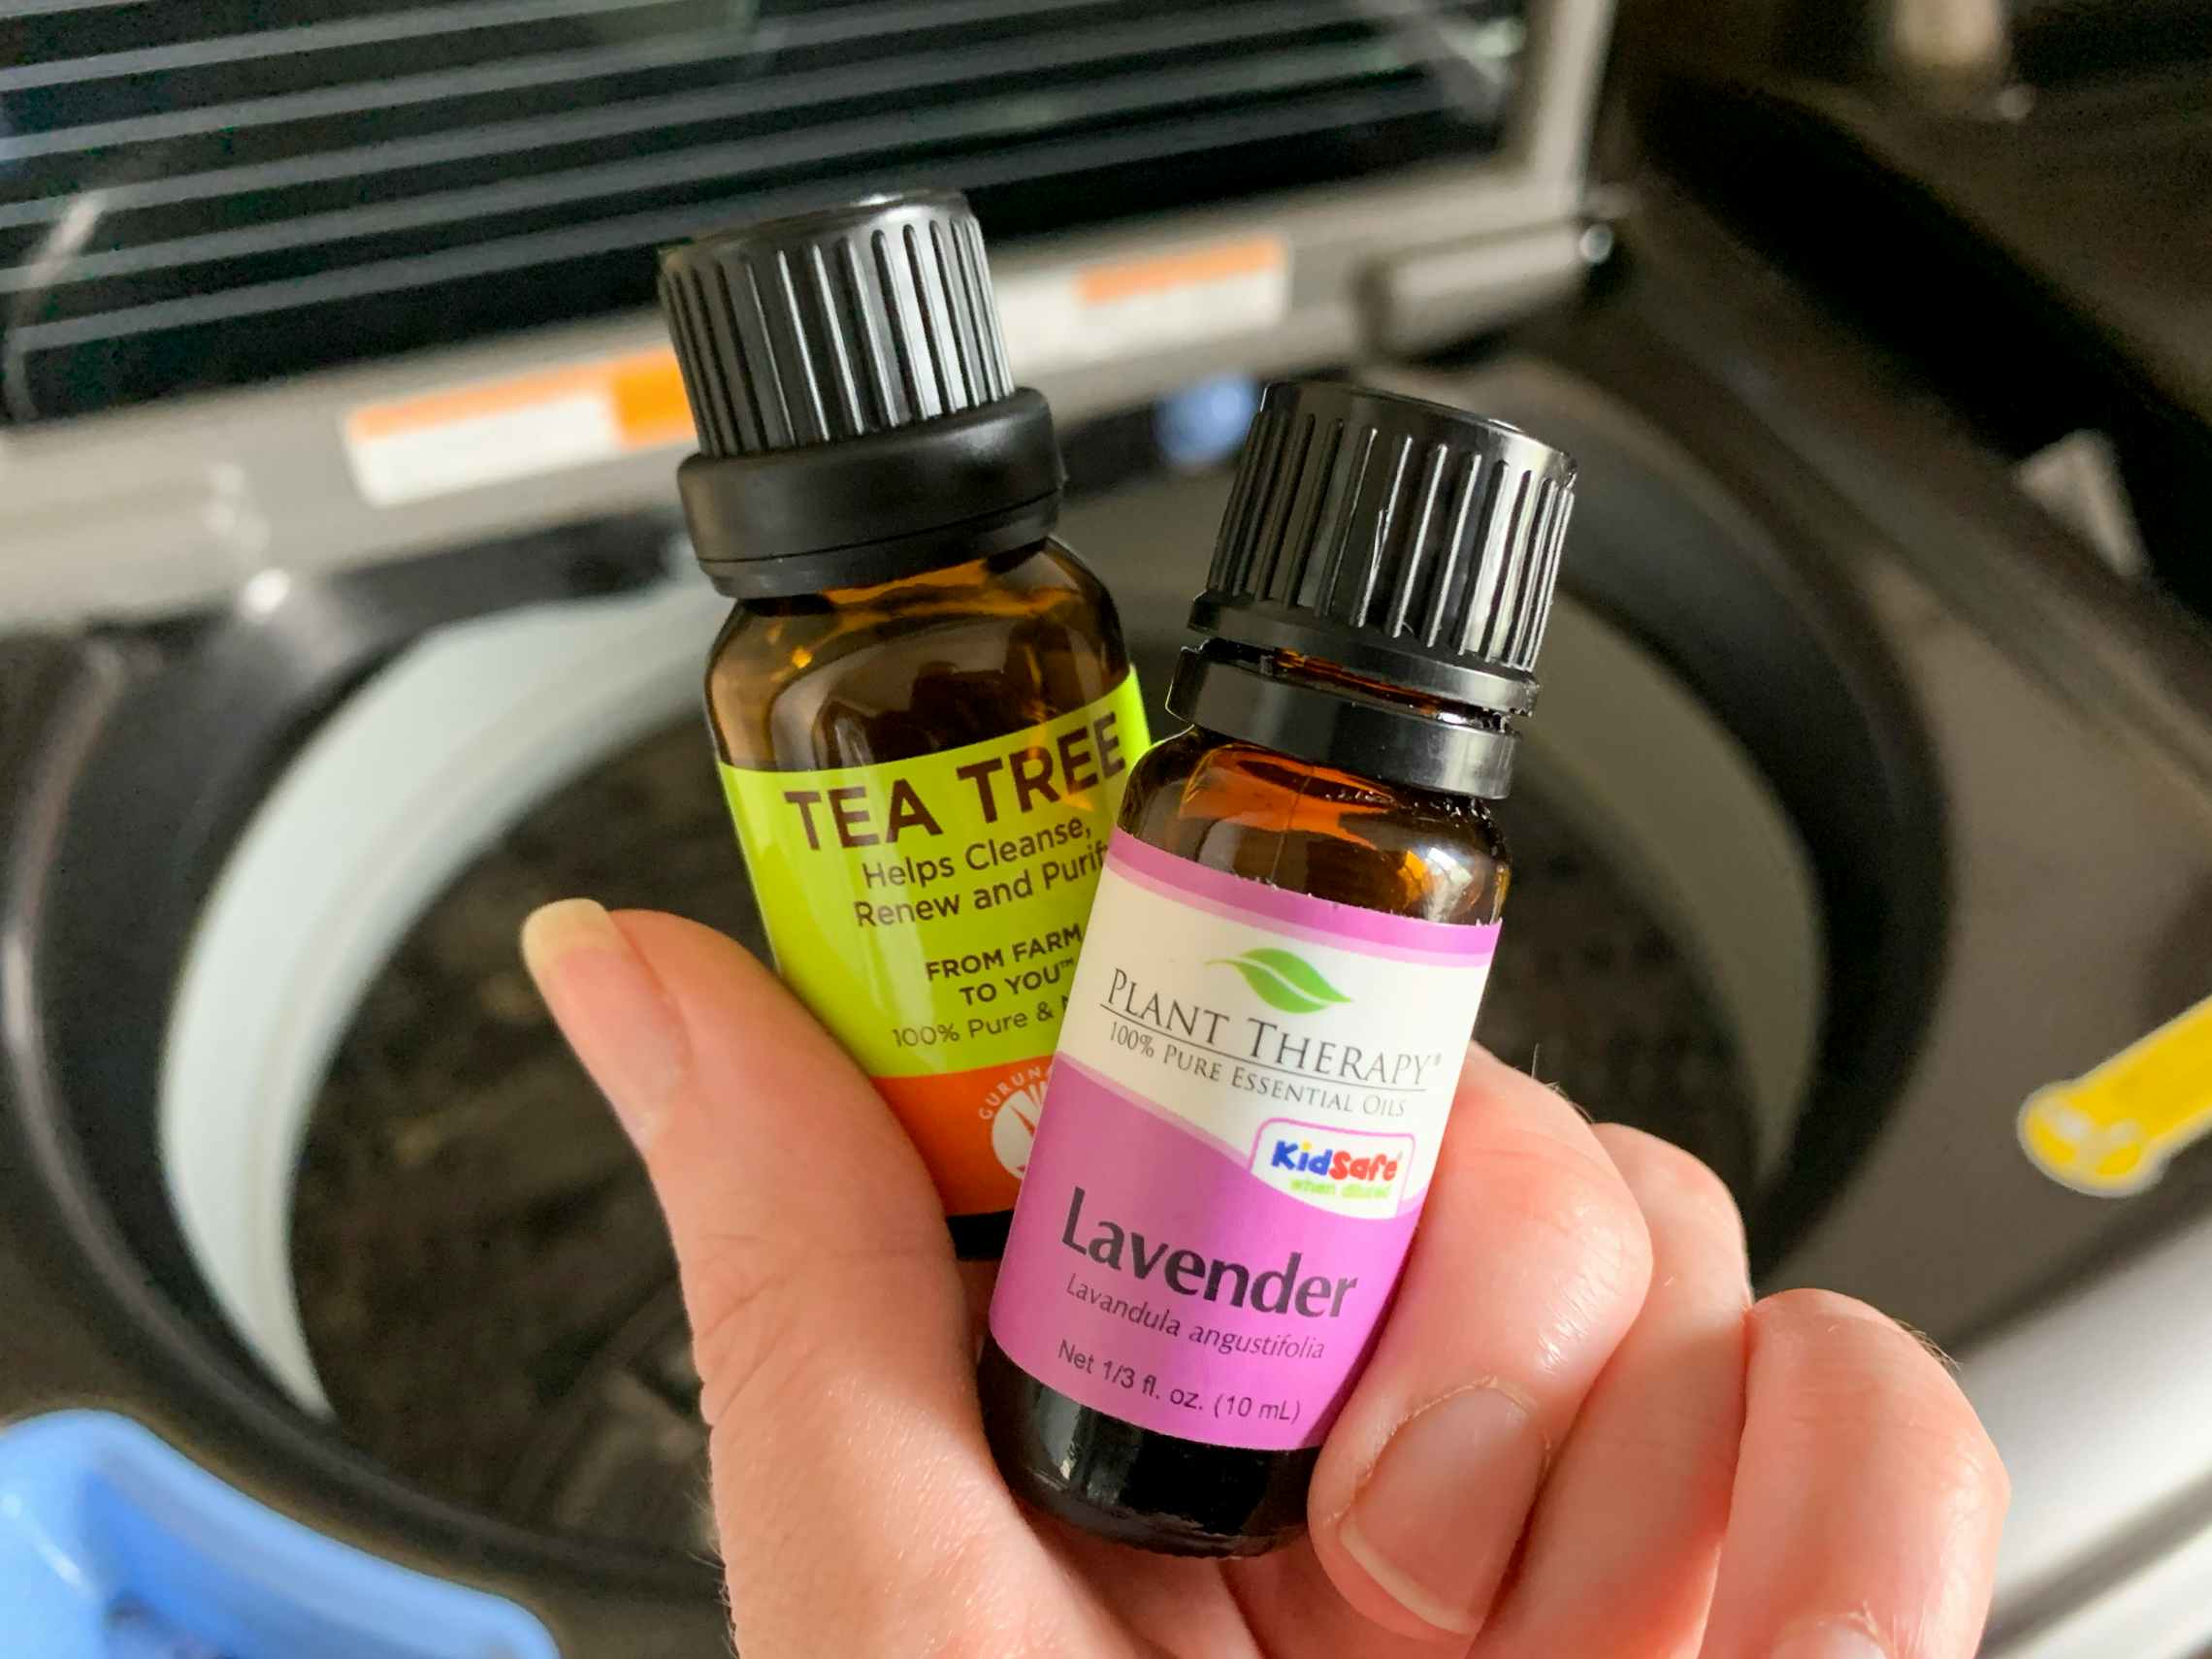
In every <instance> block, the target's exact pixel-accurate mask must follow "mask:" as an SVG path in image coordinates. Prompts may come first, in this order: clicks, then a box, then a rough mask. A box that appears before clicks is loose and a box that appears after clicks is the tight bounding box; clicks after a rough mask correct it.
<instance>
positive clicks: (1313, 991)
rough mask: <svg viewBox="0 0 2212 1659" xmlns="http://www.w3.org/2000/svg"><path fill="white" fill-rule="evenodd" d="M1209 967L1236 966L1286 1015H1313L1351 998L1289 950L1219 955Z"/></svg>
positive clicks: (1263, 998)
mask: <svg viewBox="0 0 2212 1659" xmlns="http://www.w3.org/2000/svg"><path fill="white" fill-rule="evenodd" d="M1206 965H1207V966H1208V967H1233V968H1235V969H1236V970H1237V972H1239V973H1241V974H1243V975H1244V978H1245V984H1247V985H1249V986H1251V987H1252V991H1253V992H1254V993H1255V994H1256V995H1257V996H1258V997H1259V999H1260V1000H1261V1001H1262V1002H1264V1003H1266V1004H1267V1005H1268V1006H1269V1007H1270V1008H1279V1009H1281V1010H1282V1011H1283V1012H1284V1013H1285V1014H1311V1013H1314V1012H1315V1011H1316V1010H1317V1009H1321V1008H1326V1007H1327V1006H1328V1005H1329V1004H1330V1003H1332V1002H1350V1000H1351V998H1350V997H1349V996H1347V995H1346V994H1345V993H1344V992H1341V991H1339V990H1338V989H1337V988H1336V987H1335V986H1333V985H1331V984H1330V983H1329V982H1328V981H1327V980H1326V979H1324V978H1322V977H1321V970H1320V969H1318V968H1317V967H1316V966H1314V964H1313V963H1312V962H1310V961H1308V960H1306V959H1305V958H1304V957H1301V956H1295V955H1293V954H1292V953H1290V952H1289V951H1278V950H1274V949H1270V948H1264V947H1263V948H1260V949H1257V950H1250V951H1247V952H1245V954H1244V955H1243V956H1241V957H1216V958H1215V959H1214V960H1212V961H1211V962H1208V963H1207V964H1206Z"/></svg>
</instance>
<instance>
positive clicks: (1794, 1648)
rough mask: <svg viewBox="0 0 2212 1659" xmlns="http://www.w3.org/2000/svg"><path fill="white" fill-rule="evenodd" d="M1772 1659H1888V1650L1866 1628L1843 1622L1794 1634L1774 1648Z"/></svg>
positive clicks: (1815, 1626)
mask: <svg viewBox="0 0 2212 1659" xmlns="http://www.w3.org/2000/svg"><path fill="white" fill-rule="evenodd" d="M1773 1659H1889V1650H1888V1649H1887V1648H1885V1647H1884V1646H1883V1645H1882V1644H1881V1643H1879V1642H1876V1641H1875V1640H1874V1639H1873V1637H1871V1636H1870V1635H1869V1634H1868V1632H1867V1628H1866V1626H1864V1625H1861V1624H1854V1623H1852V1622H1850V1621H1848V1620H1842V1621H1838V1622H1836V1623H1831V1624H1816V1625H1810V1626H1807V1627H1806V1628H1805V1629H1804V1630H1798V1631H1793V1632H1791V1633H1790V1634H1789V1635H1788V1636H1785V1637H1783V1638H1782V1641H1781V1645H1780V1646H1778V1647H1776V1648H1775V1649H1774V1654H1773Z"/></svg>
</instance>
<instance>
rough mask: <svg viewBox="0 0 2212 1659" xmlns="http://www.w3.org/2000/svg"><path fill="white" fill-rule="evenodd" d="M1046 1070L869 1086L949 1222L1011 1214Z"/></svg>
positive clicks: (1000, 1068) (985, 1069)
mask: <svg viewBox="0 0 2212 1659" xmlns="http://www.w3.org/2000/svg"><path fill="white" fill-rule="evenodd" d="M1051 1069H1052V1065H1051V1062H1050V1061H1049V1060H1041V1059H1030V1060H1016V1061H1014V1062H1012V1063H1011V1064H1007V1065H986V1066H978V1067H976V1068H975V1070H973V1071H955V1072H947V1073H944V1074H941V1075H938V1076H933V1077H879V1078H876V1079H875V1080H874V1082H875V1086H876V1090H877V1092H879V1093H880V1094H882V1096H883V1097H884V1099H885V1100H887V1101H888V1102H890V1104H891V1109H892V1111H893V1112H894V1113H895V1114H896V1115H897V1117H898V1121H899V1122H900V1123H901V1124H902V1125H903V1126H904V1127H905V1130H906V1133H907V1135H908V1136H909V1137H910V1138H911V1139H912V1140H913V1142H914V1145H915V1147H916V1148H917V1149H918V1150H919V1151H920V1152H921V1154H922V1161H923V1162H924V1163H925V1164H927V1165H928V1168H929V1173H930V1175H931V1176H932V1177H934V1178H935V1180H936V1183H937V1193H938V1196H939V1197H941V1198H942V1199H943V1200H944V1204H945V1213H946V1214H947V1215H948V1216H975V1215H989V1214H992V1213H993V1212H996V1211H999V1210H1011V1209H1013V1208H1014V1195H1015V1193H1016V1192H1018V1191H1019V1190H1021V1187H1022V1173H1023V1171H1025V1169H1027V1168H1028V1167H1029V1143H1030V1141H1031V1140H1032V1139H1034V1138H1035V1136H1036V1132H1037V1112H1038V1109H1039V1107H1040V1106H1041V1104H1042V1103H1043V1101H1044V1098H1045V1078H1046V1075H1047V1073H1049V1072H1050V1071H1051Z"/></svg>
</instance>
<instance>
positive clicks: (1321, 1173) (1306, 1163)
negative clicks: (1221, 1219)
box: [1267, 1140, 1398, 1187]
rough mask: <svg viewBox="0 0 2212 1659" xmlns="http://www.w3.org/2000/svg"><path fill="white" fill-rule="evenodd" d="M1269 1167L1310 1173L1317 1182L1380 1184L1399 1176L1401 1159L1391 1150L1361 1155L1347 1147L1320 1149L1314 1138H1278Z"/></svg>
mask: <svg viewBox="0 0 2212 1659" xmlns="http://www.w3.org/2000/svg"><path fill="white" fill-rule="evenodd" d="M1267 1166H1268V1168H1270V1169H1287V1170H1291V1171H1294V1172H1295V1173H1297V1174H1300V1175H1310V1176H1312V1177H1314V1178H1315V1179H1316V1180H1317V1181H1350V1182H1355V1183H1358V1184H1359V1185H1361V1186H1365V1185H1367V1184H1368V1183H1371V1182H1372V1183H1375V1184H1377V1185H1378V1187H1387V1186H1389V1184H1390V1183H1391V1182H1393V1181H1395V1180H1397V1179H1398V1160H1397V1159H1396V1158H1394V1157H1392V1156H1391V1155H1389V1154H1388V1153H1369V1154H1367V1155H1356V1154H1354V1153H1352V1152H1350V1151H1349V1150H1347V1149H1345V1148H1343V1147H1325V1146H1324V1147H1322V1148H1321V1149H1320V1150H1319V1151H1316V1150H1315V1148H1314V1143H1313V1142H1312V1141H1280V1140H1279V1141H1277V1142H1276V1143H1275V1155H1274V1156H1273V1157H1271V1158H1269V1159H1268V1160H1267Z"/></svg>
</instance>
